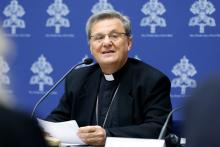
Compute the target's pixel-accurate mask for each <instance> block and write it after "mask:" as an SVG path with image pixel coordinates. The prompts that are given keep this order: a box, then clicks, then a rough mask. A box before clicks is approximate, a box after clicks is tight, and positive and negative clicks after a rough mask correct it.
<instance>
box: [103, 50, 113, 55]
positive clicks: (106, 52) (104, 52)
mask: <svg viewBox="0 0 220 147" xmlns="http://www.w3.org/2000/svg"><path fill="white" fill-rule="evenodd" d="M114 52H115V51H113V50H108V51H103V52H102V54H109V53H114Z"/></svg>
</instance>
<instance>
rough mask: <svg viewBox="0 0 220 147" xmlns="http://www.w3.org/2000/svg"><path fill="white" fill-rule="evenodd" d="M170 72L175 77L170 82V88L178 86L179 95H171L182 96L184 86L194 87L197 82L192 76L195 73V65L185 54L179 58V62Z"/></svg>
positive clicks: (184, 93) (184, 91) (184, 92)
mask: <svg viewBox="0 0 220 147" xmlns="http://www.w3.org/2000/svg"><path fill="white" fill-rule="evenodd" d="M172 73H173V74H174V75H175V76H176V77H177V78H174V79H173V80H172V82H171V87H172V88H178V87H179V88H180V89H181V93H180V95H173V97H183V96H185V95H186V88H196V87H197V84H196V81H195V80H194V79H192V77H194V76H195V74H196V73H197V71H196V69H195V67H194V66H193V65H192V64H191V63H189V60H188V59H187V58H186V56H183V58H182V59H180V62H179V63H177V64H176V65H174V67H173V69H172Z"/></svg>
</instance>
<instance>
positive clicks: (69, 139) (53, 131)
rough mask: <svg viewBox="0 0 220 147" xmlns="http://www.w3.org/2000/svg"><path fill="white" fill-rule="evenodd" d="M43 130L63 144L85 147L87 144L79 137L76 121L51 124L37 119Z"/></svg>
mask: <svg viewBox="0 0 220 147" xmlns="http://www.w3.org/2000/svg"><path fill="white" fill-rule="evenodd" d="M37 120H38V123H39V125H40V126H41V127H42V128H43V130H44V131H45V132H46V133H48V134H50V135H51V136H52V137H55V138H57V139H59V140H60V141H61V143H67V144H74V145H84V144H85V143H84V142H83V141H82V140H81V139H80V138H79V137H78V135H77V131H78V129H79V127H78V124H77V123H76V121H75V120H71V121H65V122H49V121H45V120H42V119H37Z"/></svg>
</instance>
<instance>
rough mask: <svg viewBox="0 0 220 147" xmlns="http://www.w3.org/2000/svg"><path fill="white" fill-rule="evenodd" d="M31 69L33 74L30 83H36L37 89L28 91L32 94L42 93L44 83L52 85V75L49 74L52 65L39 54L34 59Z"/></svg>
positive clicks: (43, 91) (51, 70)
mask: <svg viewBox="0 0 220 147" xmlns="http://www.w3.org/2000/svg"><path fill="white" fill-rule="evenodd" d="M31 71H32V72H33V73H34V75H33V76H32V77H31V78H30V84H31V85H38V90H37V91H30V93H34V94H44V93H45V92H46V91H45V88H44V86H45V85H49V86H52V85H53V84H54V82H53V79H52V77H50V76H49V74H51V73H52V72H53V67H52V66H51V64H50V63H49V62H48V61H47V60H46V58H45V57H44V55H41V56H40V57H39V58H38V60H37V61H35V62H34V63H33V64H32V66H31Z"/></svg>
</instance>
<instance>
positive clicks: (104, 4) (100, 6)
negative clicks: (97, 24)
mask: <svg viewBox="0 0 220 147" xmlns="http://www.w3.org/2000/svg"><path fill="white" fill-rule="evenodd" d="M103 10H114V8H113V6H112V5H111V4H110V3H108V1H107V0H99V2H98V3H97V4H95V5H94V6H93V7H92V10H91V11H92V13H97V12H100V11H103Z"/></svg>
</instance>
